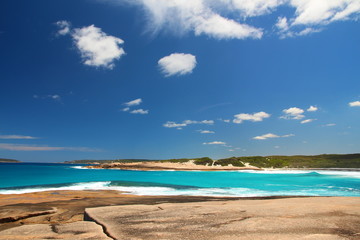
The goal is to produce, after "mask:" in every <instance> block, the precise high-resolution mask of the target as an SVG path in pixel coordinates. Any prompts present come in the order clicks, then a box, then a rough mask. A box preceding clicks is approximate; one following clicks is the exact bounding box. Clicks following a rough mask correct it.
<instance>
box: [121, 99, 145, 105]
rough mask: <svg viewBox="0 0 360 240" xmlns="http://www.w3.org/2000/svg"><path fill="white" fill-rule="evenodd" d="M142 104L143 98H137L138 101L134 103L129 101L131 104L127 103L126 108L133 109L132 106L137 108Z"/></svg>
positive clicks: (135, 100)
mask: <svg viewBox="0 0 360 240" xmlns="http://www.w3.org/2000/svg"><path fill="white" fill-rule="evenodd" d="M141 103H142V99H141V98H137V99H134V100H132V101H129V102H126V103H124V105H125V106H128V107H132V106H137V105H140V104H141Z"/></svg>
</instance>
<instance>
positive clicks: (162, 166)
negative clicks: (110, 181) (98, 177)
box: [87, 161, 262, 171]
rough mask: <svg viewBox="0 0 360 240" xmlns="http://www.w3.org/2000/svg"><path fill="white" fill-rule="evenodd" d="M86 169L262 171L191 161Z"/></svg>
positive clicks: (104, 166)
mask: <svg viewBox="0 0 360 240" xmlns="http://www.w3.org/2000/svg"><path fill="white" fill-rule="evenodd" d="M87 168H95V169H96V168H104V169H122V170H141V171H161V170H177V171H231V170H234V171H236V170H262V169H261V168H258V167H254V166H246V167H235V166H205V165H196V164H194V163H193V161H189V162H183V163H173V162H134V163H104V164H97V165H91V166H87Z"/></svg>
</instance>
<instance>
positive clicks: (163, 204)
mask: <svg viewBox="0 0 360 240" xmlns="http://www.w3.org/2000/svg"><path fill="white" fill-rule="evenodd" d="M84 213H85V214H84ZM84 219H85V220H86V221H83V220H84ZM0 239H14V240H15V239H157V240H159V239H222V240H226V239H360V198H356V197H290V198H289V197H286V198H285V197H265V198H216V197H194V196H134V195H126V194H122V193H120V192H117V191H51V192H38V193H27V194H13V195H0Z"/></svg>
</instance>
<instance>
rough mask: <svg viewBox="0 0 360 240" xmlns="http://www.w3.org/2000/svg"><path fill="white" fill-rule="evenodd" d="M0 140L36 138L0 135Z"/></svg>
mask: <svg viewBox="0 0 360 240" xmlns="http://www.w3.org/2000/svg"><path fill="white" fill-rule="evenodd" d="M0 139H38V138H37V137H31V136H23V135H0Z"/></svg>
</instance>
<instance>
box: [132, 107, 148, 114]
mask: <svg viewBox="0 0 360 240" xmlns="http://www.w3.org/2000/svg"><path fill="white" fill-rule="evenodd" d="M130 113H132V114H148V113H149V110H144V109H141V108H140V109H135V110H132V111H131V112H130Z"/></svg>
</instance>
